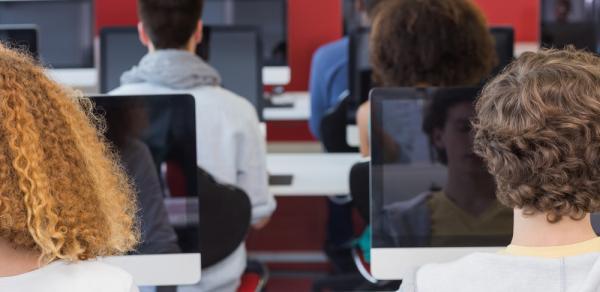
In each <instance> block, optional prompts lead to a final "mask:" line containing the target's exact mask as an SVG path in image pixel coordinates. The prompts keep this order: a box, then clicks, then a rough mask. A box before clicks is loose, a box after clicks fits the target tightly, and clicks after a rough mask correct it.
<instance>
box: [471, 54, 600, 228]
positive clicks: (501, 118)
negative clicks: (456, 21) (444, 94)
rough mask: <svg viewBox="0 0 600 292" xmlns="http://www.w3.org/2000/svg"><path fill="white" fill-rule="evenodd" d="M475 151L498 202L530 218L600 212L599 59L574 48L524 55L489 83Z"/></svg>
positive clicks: (482, 100)
mask: <svg viewBox="0 0 600 292" xmlns="http://www.w3.org/2000/svg"><path fill="white" fill-rule="evenodd" d="M476 112H477V119H476V120H475V121H474V123H473V126H474V129H475V130H476V135H475V144H474V148H475V151H476V153H477V154H479V155H480V156H482V157H483V158H484V159H485V161H486V162H487V164H488V168H489V170H490V173H491V174H493V175H494V176H495V178H496V181H497V186H498V190H497V196H498V199H499V200H500V201H501V202H502V203H504V204H505V205H506V206H509V207H511V208H520V209H523V210H524V211H525V212H526V213H529V214H534V213H545V214H546V216H547V219H548V221H549V222H558V221H560V220H561V218H562V217H563V216H569V217H571V218H573V219H581V218H584V217H585V216H586V215H587V213H592V212H595V211H598V210H600V58H599V57H597V56H595V55H593V54H591V53H586V52H583V51H577V50H575V49H574V48H573V47H570V48H567V49H565V50H554V49H552V50H542V51H540V52H537V53H524V54H523V55H521V56H520V57H519V58H518V59H517V60H516V61H515V62H514V63H512V64H511V65H509V66H508V67H507V68H506V69H505V70H504V71H503V72H502V73H501V74H500V75H498V76H497V77H496V78H495V79H493V80H492V81H490V83H489V84H487V85H486V86H485V88H484V90H483V92H482V94H481V97H480V98H479V100H478V102H477V105H476Z"/></svg>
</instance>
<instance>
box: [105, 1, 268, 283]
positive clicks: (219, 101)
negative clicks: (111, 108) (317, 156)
mask: <svg viewBox="0 0 600 292" xmlns="http://www.w3.org/2000/svg"><path fill="white" fill-rule="evenodd" d="M202 6H203V1H202V0H178V1H173V0H138V13H139V17H140V20H141V22H140V24H139V25H138V29H139V34H140V40H141V42H142V43H143V44H144V45H145V46H147V47H148V50H149V53H148V54H147V55H146V56H144V57H143V58H142V60H141V61H140V62H139V64H138V66H136V67H134V68H133V69H131V70H130V71H128V72H125V73H124V74H123V76H122V77H121V83H122V86H121V87H119V88H117V89H116V90H114V91H113V92H111V94H143V93H152V94H157V93H191V94H193V95H194V97H195V98H196V131H197V132H196V139H197V141H198V143H197V156H198V166H199V167H202V168H203V169H204V170H206V171H208V172H209V173H210V174H211V175H213V176H214V177H215V178H216V179H217V180H218V181H219V182H222V183H227V184H232V185H235V186H238V187H240V188H241V189H242V190H243V191H245V192H246V193H247V194H248V196H249V197H250V201H251V203H252V220H253V224H254V226H255V227H256V228H260V227H262V226H264V225H265V224H266V222H267V221H268V218H269V216H270V215H271V213H272V212H273V211H274V209H275V205H276V204H275V200H274V198H273V196H272V195H271V194H270V193H269V190H268V182H267V170H266V146H265V141H264V138H263V135H262V134H261V132H260V128H259V122H258V117H257V115H256V110H255V109H254V108H253V107H252V105H251V104H250V103H249V102H248V101H247V100H245V99H244V98H242V97H240V96H237V95H235V94H234V93H232V92H230V91H228V90H225V89H223V88H222V87H220V76H219V74H218V72H217V71H215V69H213V68H212V67H210V65H208V64H207V63H206V62H204V61H203V60H202V59H201V58H199V57H198V56H196V55H195V54H194V52H195V48H196V45H197V44H198V43H199V42H200V41H201V40H202V21H201V20H200V16H201V15H202ZM245 263H246V257H245V248H244V245H243V244H241V245H240V246H239V248H238V249H237V250H236V251H235V252H234V253H233V254H232V255H231V256H230V257H228V258H226V259H224V260H223V261H222V262H221V263H219V264H216V265H214V266H213V267H211V268H210V269H205V270H203V271H202V281H201V283H200V286H201V289H202V290H219V289H222V290H235V289H236V287H237V286H238V285H239V278H240V276H241V274H242V273H243V271H244V267H245Z"/></svg>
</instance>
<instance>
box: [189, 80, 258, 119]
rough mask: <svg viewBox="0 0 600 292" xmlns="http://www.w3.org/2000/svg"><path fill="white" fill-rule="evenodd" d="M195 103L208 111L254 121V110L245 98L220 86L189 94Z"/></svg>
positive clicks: (195, 90)
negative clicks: (225, 113)
mask: <svg viewBox="0 0 600 292" xmlns="http://www.w3.org/2000/svg"><path fill="white" fill-rule="evenodd" d="M191 93H192V94H193V95H194V97H195V98H196V103H197V104H198V105H202V106H203V107H204V108H206V109H209V110H215V109H218V111H223V112H230V113H234V114H235V115H236V116H237V117H238V118H240V119H242V120H246V119H248V118H252V119H255V118H256V117H257V115H256V109H255V108H254V105H252V103H250V101H248V100H247V99H246V98H244V97H242V96H240V95H238V94H236V93H234V92H232V91H229V90H227V89H225V88H223V87H220V86H201V87H198V88H196V89H194V90H193V91H192V92H191Z"/></svg>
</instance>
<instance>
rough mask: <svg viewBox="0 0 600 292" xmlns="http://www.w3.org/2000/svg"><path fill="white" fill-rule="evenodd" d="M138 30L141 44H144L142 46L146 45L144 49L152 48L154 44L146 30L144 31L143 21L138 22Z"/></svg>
mask: <svg viewBox="0 0 600 292" xmlns="http://www.w3.org/2000/svg"><path fill="white" fill-rule="evenodd" d="M137 30H138V38H139V39H140V43H142V45H144V47H147V48H150V46H151V44H152V43H151V41H150V37H149V36H148V34H147V33H146V29H144V24H142V22H141V21H140V22H138V24H137Z"/></svg>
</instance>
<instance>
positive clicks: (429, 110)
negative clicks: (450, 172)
mask: <svg viewBox="0 0 600 292" xmlns="http://www.w3.org/2000/svg"><path fill="white" fill-rule="evenodd" d="M465 102H466V103H471V104H474V103H475V97H474V96H464V95H458V94H454V95H449V94H446V93H445V94H434V95H433V96H432V97H431V99H430V100H429V101H428V103H427V104H426V105H425V108H424V113H423V132H425V134H427V137H428V138H429V141H430V143H431V144H432V145H433V131H434V130H435V129H443V128H444V127H446V122H447V121H448V112H449V111H450V108H452V107H454V106H456V105H458V104H461V103H465ZM434 147H435V146H434ZM435 158H436V159H437V160H438V161H439V162H441V163H442V164H444V165H446V164H448V155H447V154H446V149H441V148H437V147H435Z"/></svg>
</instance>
